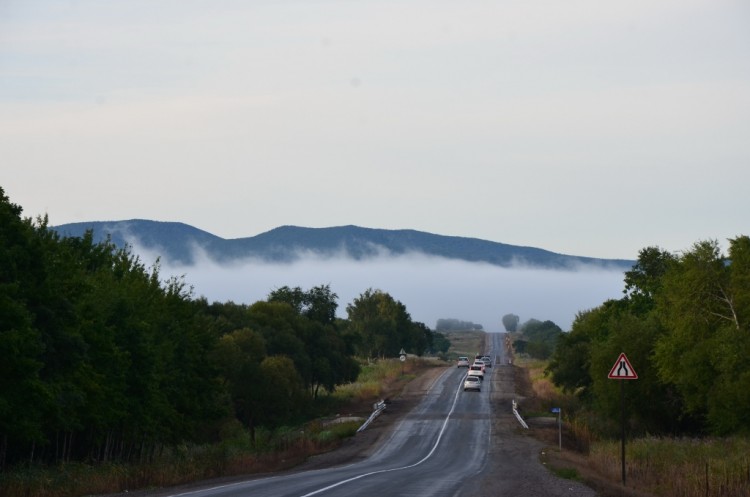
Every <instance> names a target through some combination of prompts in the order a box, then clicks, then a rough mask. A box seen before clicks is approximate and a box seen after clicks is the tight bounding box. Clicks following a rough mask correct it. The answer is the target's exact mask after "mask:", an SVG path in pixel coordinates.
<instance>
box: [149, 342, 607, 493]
mask: <svg viewBox="0 0 750 497" xmlns="http://www.w3.org/2000/svg"><path fill="white" fill-rule="evenodd" d="M487 337H488V350H486V351H483V352H485V353H488V354H489V355H490V356H491V357H492V358H493V367H492V368H490V369H489V370H488V377H487V378H486V379H485V380H484V382H483V386H482V391H481V392H464V391H463V379H464V377H465V376H466V368H456V367H453V368H449V369H447V370H446V371H445V373H443V374H442V375H441V376H440V377H438V378H437V379H436V380H435V382H434V384H433V385H432V387H431V388H430V389H429V390H428V392H427V394H425V397H424V399H423V400H422V402H421V403H420V404H419V405H418V406H417V407H416V408H415V409H414V410H413V411H411V412H410V413H409V414H408V415H406V416H405V417H404V419H403V420H402V421H400V422H399V423H398V424H397V425H396V426H395V428H394V429H393V432H392V434H391V436H390V438H389V439H387V440H386V441H385V442H383V443H382V445H381V446H380V448H379V449H377V451H376V452H375V453H374V454H373V455H372V456H370V457H369V458H367V459H365V460H363V461H359V462H356V463H354V464H351V465H348V466H340V467H336V468H329V469H321V470H313V471H299V472H294V471H292V472H287V473H284V474H283V475H279V476H272V477H268V478H260V479H253V480H248V481H243V482H233V483H226V484H216V485H215V486H206V487H202V488H196V487H192V489H191V490H181V491H174V492H169V491H160V492H158V495H160V496H165V497H166V496H170V497H178V496H179V497H188V496H189V497H240V496H243V497H313V496H326V497H380V496H382V497H402V496H404V497H405V496H408V497H477V496H479V495H509V496H510V495H514V496H516V495H518V496H523V497H549V496H562V495H565V496H568V495H576V496H586V497H589V496H592V495H595V494H594V493H593V492H591V491H590V489H587V488H585V487H582V486H580V485H578V484H575V483H572V482H569V481H567V480H560V479H557V478H555V477H554V476H552V475H551V474H550V473H549V472H548V471H547V470H546V469H544V468H543V467H542V466H541V464H539V462H538V457H537V456H536V455H534V453H535V451H536V449H534V448H533V447H531V446H530V445H529V441H528V437H525V436H523V435H520V436H519V435H517V434H514V432H513V430H514V429H510V430H508V429H503V430H496V431H495V433H494V434H493V433H492V429H493V428H492V427H493V421H494V422H495V423H494V424H497V421H498V419H497V418H494V419H493V416H498V415H500V416H501V417H507V416H508V415H509V412H508V413H505V412H503V413H494V414H493V413H492V412H491V405H492V403H491V398H492V397H494V398H495V400H497V398H498V395H502V396H504V397H506V396H507V397H512V396H513V392H512V389H513V384H512V382H510V383H508V382H507V378H512V376H513V372H512V369H511V366H509V365H508V360H507V356H506V353H505V348H504V339H505V334H500V333H488V334H487ZM495 378H497V379H498V381H494V379H495ZM493 385H507V386H505V387H500V386H497V387H496V388H504V389H508V390H510V391H508V392H500V391H498V392H495V394H496V395H494V396H492V395H491V394H492V393H493V392H492V388H493ZM493 456H494V457H493Z"/></svg>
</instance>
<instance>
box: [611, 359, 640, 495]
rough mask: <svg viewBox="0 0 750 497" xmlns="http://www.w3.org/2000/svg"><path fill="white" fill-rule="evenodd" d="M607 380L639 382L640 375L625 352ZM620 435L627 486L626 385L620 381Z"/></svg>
mask: <svg viewBox="0 0 750 497" xmlns="http://www.w3.org/2000/svg"><path fill="white" fill-rule="evenodd" d="M607 378H609V379H610V380H637V379H638V374H637V373H636V372H635V369H633V366H631V365H630V361H628V358H627V356H626V355H625V352H623V353H622V354H620V357H618V358H617V361H615V365H614V366H612V369H610V371H609V374H608V375H607ZM620 435H621V438H622V443H621V445H620V461H621V465H622V484H623V486H625V384H624V383H623V382H622V381H620Z"/></svg>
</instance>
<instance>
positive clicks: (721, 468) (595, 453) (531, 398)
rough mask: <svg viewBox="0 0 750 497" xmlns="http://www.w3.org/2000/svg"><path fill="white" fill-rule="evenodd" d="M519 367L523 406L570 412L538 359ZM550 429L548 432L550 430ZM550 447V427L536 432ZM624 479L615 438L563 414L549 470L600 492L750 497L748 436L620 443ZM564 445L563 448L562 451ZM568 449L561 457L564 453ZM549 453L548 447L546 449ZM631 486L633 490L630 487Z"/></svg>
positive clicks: (661, 496)
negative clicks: (559, 447) (604, 437)
mask: <svg viewBox="0 0 750 497" xmlns="http://www.w3.org/2000/svg"><path fill="white" fill-rule="evenodd" d="M514 362H515V364H516V365H517V366H519V368H521V370H519V372H518V374H519V376H520V378H518V379H517V381H516V386H517V388H518V387H520V388H521V389H522V391H521V392H519V393H521V394H522V395H525V396H527V398H526V399H525V400H524V406H525V407H526V409H527V410H530V409H534V410H537V409H538V410H539V414H542V412H544V415H549V414H548V412H549V411H548V409H547V407H548V406H550V405H555V404H556V405H557V406H569V407H568V408H567V409H566V408H565V407H563V413H565V412H567V413H572V412H576V407H575V400H574V399H572V398H571V397H570V396H567V395H563V394H562V393H561V392H560V391H558V390H557V389H556V388H555V387H554V385H552V384H551V383H550V382H549V380H548V379H547V378H546V377H544V374H543V371H544V367H545V366H546V364H545V363H544V362H543V361H530V360H515V361H514ZM553 431H554V433H552V432H553ZM536 435H537V436H539V437H540V438H541V439H543V440H544V441H546V442H550V445H553V444H555V445H556V437H557V433H556V428H555V429H554V430H552V429H545V428H542V429H539V430H537V432H536ZM625 448H626V455H625V462H626V482H627V488H626V487H623V486H622V485H621V482H622V462H621V459H620V450H621V442H620V440H615V441H605V440H598V439H597V437H596V436H595V435H594V434H593V433H592V431H591V428H590V426H589V423H588V422H587V421H586V419H585V417H584V416H582V415H579V416H577V417H572V418H571V417H569V416H568V417H567V419H565V422H564V427H563V454H561V455H559V456H558V457H557V458H555V464H556V466H555V465H552V467H551V469H552V470H553V471H556V472H557V473H558V474H563V473H565V472H566V471H569V472H570V474H575V475H577V476H576V478H578V477H579V476H580V475H585V477H583V479H584V480H587V482H588V483H589V484H591V486H592V487H594V488H597V491H599V492H600V494H601V495H608V496H610V495H611V496H630V495H653V496H659V497H706V496H726V497H747V496H750V438H748V437H740V436H737V437H729V438H711V439H673V438H656V437H647V438H639V439H635V440H627V441H626V447H625ZM566 449H567V450H566ZM567 451H570V453H569V454H568V455H567V456H566V455H565V452H567ZM549 452H551V451H548V453H549ZM636 489H637V490H636Z"/></svg>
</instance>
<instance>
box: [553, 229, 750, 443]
mask: <svg viewBox="0 0 750 497" xmlns="http://www.w3.org/2000/svg"><path fill="white" fill-rule="evenodd" d="M728 242H729V247H728V253H727V254H723V253H722V250H721V248H720V246H719V244H718V242H716V241H700V242H697V243H695V244H694V245H693V246H692V247H691V248H690V249H689V250H686V251H684V252H682V253H679V254H673V253H669V252H667V251H665V250H662V249H660V248H658V247H648V248H645V249H642V250H641V251H640V252H639V257H638V260H637V262H636V264H635V265H634V266H633V268H632V269H631V270H630V271H627V272H626V273H625V288H624V291H623V292H624V296H623V298H621V299H619V300H609V301H607V302H604V303H603V304H602V305H600V306H599V307H596V308H594V309H591V310H587V311H583V312H580V313H579V314H578V315H577V316H576V319H575V320H574V322H573V325H572V327H571V331H570V333H564V334H562V335H561V336H560V337H559V341H558V343H557V347H556V349H555V351H554V353H553V354H552V356H551V360H550V364H549V366H548V369H547V371H548V373H549V374H550V375H551V378H552V380H553V382H554V383H556V384H557V385H558V386H561V387H563V389H564V390H566V391H568V392H573V393H575V394H576V395H577V397H578V398H579V399H580V401H581V402H582V403H583V405H584V406H585V407H586V409H588V410H589V411H590V412H591V413H592V414H593V416H592V420H596V421H598V422H599V423H602V424H606V422H605V421H603V420H617V419H619V412H620V392H619V388H618V387H619V385H617V383H618V382H619V381H622V380H611V379H608V378H607V374H608V372H609V370H610V368H611V367H612V365H613V364H614V362H615V361H616V359H617V357H618V356H619V354H620V353H622V352H624V353H625V354H626V355H627V357H628V359H629V361H630V363H631V364H632V366H633V368H634V369H635V371H636V373H637V374H638V379H637V380H633V381H628V382H627V384H625V385H623V386H624V387H625V388H624V391H625V405H626V406H627V409H628V415H629V418H630V420H631V430H633V432H634V433H641V434H646V433H648V434H668V435H703V434H712V435H728V434H748V433H750V238H748V237H747V236H738V237H737V238H734V239H730V240H728ZM600 428H602V429H603V430H607V429H609V430H615V429H616V428H615V427H613V426H600Z"/></svg>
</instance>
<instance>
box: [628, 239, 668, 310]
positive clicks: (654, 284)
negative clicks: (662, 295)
mask: <svg viewBox="0 0 750 497" xmlns="http://www.w3.org/2000/svg"><path fill="white" fill-rule="evenodd" d="M675 261H676V258H675V256H674V255H672V254H670V253H669V252H667V251H664V250H662V249H660V248H659V247H647V248H644V249H642V250H640V251H639V252H638V260H637V261H636V263H635V265H634V266H633V268H632V269H631V270H630V271H626V272H625V289H624V290H623V293H624V294H625V298H626V299H627V300H628V301H629V305H630V307H631V309H632V310H633V311H634V312H637V313H639V314H644V313H647V312H649V311H651V310H652V309H653V308H654V305H655V301H654V297H655V295H656V294H657V293H658V292H659V290H660V288H661V286H662V279H663V277H664V275H665V274H666V272H667V270H668V269H669V268H670V266H672V265H673V264H674V263H675Z"/></svg>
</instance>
